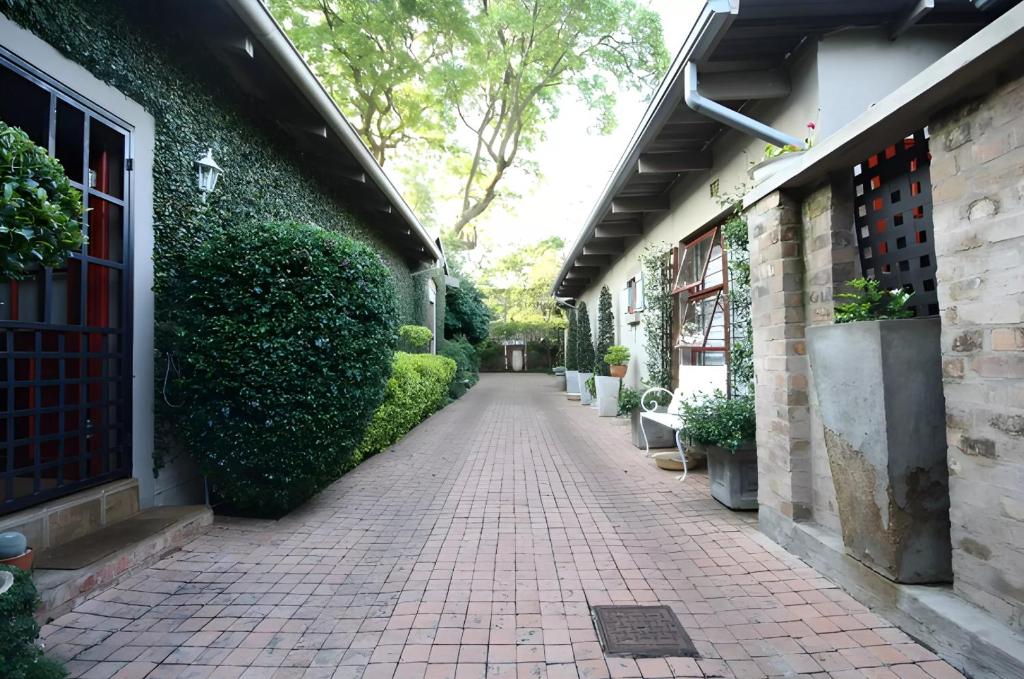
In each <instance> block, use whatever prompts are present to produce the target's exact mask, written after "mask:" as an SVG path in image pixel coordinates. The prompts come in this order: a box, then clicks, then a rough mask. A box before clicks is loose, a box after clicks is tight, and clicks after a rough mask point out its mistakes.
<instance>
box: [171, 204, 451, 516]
mask: <svg viewBox="0 0 1024 679" xmlns="http://www.w3.org/2000/svg"><path fill="white" fill-rule="evenodd" d="M168 297H169V299H170V301H171V302H172V303H171V305H170V308H171V310H172V313H171V323H170V324H169V325H168V326H165V327H163V328H162V332H164V333H165V334H166V335H167V336H166V337H165V338H164V339H165V342H166V343H168V344H170V345H172V346H173V348H174V354H175V355H176V356H177V357H178V360H179V363H180V366H181V375H180V377H178V378H177V379H175V380H173V383H172V389H171V393H170V394H169V396H170V399H169V400H170V402H171V403H172V404H173V405H175V406H177V407H173V408H169V409H168V412H169V414H170V415H171V416H172V417H173V418H174V420H175V421H176V422H177V424H178V425H179V431H180V432H181V435H182V437H183V439H184V441H185V443H186V444H187V446H188V448H189V450H190V451H191V453H192V455H193V456H194V457H195V458H196V460H198V462H199V466H200V469H201V470H202V472H203V473H204V474H206V475H207V476H208V477H209V479H210V481H211V482H212V484H213V487H214V489H215V490H216V492H217V494H218V496H219V497H222V498H223V499H226V500H228V501H229V502H230V503H231V504H232V505H233V508H234V509H235V510H237V511H240V512H242V513H247V514H258V515H264V516H273V515H278V514H281V513H283V512H285V511H287V510H289V509H291V508H292V507H295V506H297V505H299V504H301V503H302V502H303V501H305V500H306V499H307V498H309V497H310V496H311V495H313V494H314V493H316V492H317V491H319V490H320V489H322V488H323V487H324V486H326V485H327V484H328V483H330V482H331V481H333V480H335V479H337V478H338V477H339V476H340V475H341V474H342V473H343V472H344V470H345V469H346V468H347V467H348V461H349V458H350V457H351V454H352V451H353V450H354V449H355V448H356V446H357V445H358V444H359V442H360V441H361V440H362V438H363V432H364V431H365V429H366V425H367V423H368V422H369V421H370V418H371V417H372V415H373V412H374V411H375V410H376V409H377V406H378V405H379V404H380V403H381V401H382V400H383V397H384V389H385V385H386V384H387V380H388V375H389V374H390V372H391V359H392V355H393V351H394V347H395V342H396V334H397V327H396V326H397V323H396V319H397V315H398V314H397V310H396V308H395V292H394V286H393V284H392V280H391V275H390V274H389V273H388V270H387V268H386V267H385V266H384V265H383V264H382V263H381V260H380V257H379V256H378V255H377V254H376V253H375V252H374V251H372V250H370V249H369V248H368V247H367V246H365V245H363V244H361V243H358V242H356V241H354V240H352V239H351V238H348V237H346V236H342V235H341V234H338V233H334V232H330V231H326V230H324V229H320V228H317V227H313V226H304V225H299V224H260V225H251V226H234V227H230V228H227V229H224V230H223V231H221V232H220V233H218V234H217V235H215V236H213V237H211V238H210V239H208V240H207V241H206V242H204V243H203V244H202V245H200V246H199V247H198V248H195V249H194V250H193V251H192V252H191V253H189V256H188V257H187V258H185V259H184V260H183V263H182V275H181V276H180V277H179V278H178V281H177V284H176V285H174V286H173V287H171V288H170V289H169V290H168ZM446 386H447V385H446Z"/></svg>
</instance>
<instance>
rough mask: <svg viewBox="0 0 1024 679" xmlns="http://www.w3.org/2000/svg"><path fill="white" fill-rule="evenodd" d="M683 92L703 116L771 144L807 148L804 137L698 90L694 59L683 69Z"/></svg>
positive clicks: (693, 107)
mask: <svg viewBox="0 0 1024 679" xmlns="http://www.w3.org/2000/svg"><path fill="white" fill-rule="evenodd" d="M683 92H684V94H683V100H684V101H685V102H686V105H687V106H689V107H690V108H691V109H693V110H694V111H696V112H697V113H699V114H701V115H702V116H705V117H707V118H711V119H712V120H717V121H718V122H720V123H722V124H723V125H728V126H729V127H731V128H733V129H736V130H739V131H740V132H745V133H747V134H749V135H750V136H752V137H757V138H758V139H763V140H764V141H766V142H768V143H769V144H774V145H776V146H779V147H782V146H795V147H797V148H798V149H806V148H807V143H806V142H804V140H803V139H797V138H796V137H793V136H790V135H788V134H786V133H785V132H780V131H779V130H776V129H775V128H774V127H771V126H769V125H765V124H764V123H762V122H758V121H757V120H754V119H753V118H751V117H749V116H745V115H743V114H742V113H740V112H739V111H733V110H732V109H731V108H728V107H726V106H722V105H721V104H719V103H718V102H717V101H712V100H711V99H708V98H707V97H705V96H704V95H702V94H701V93H700V92H698V91H697V64H695V63H693V62H692V61H691V62H687V64H686V66H685V70H684V71H683Z"/></svg>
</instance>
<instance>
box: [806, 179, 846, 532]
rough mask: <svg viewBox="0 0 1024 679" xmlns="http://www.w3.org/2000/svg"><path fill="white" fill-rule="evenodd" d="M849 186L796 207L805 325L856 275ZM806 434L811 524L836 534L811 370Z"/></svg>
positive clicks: (829, 310)
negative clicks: (799, 224)
mask: <svg viewBox="0 0 1024 679" xmlns="http://www.w3.org/2000/svg"><path fill="white" fill-rule="evenodd" d="M853 216H854V212H853V183H852V182H851V181H850V175H849V174H845V175H842V176H836V177H832V178H830V181H829V182H828V183H826V184H825V185H824V186H821V187H820V188H818V189H817V190H815V191H813V192H812V193H811V194H810V195H808V196H807V197H806V198H805V199H804V200H803V203H802V205H801V222H802V224H803V230H802V231H803V251H804V267H805V275H804V310H805V316H806V318H807V325H808V326H812V325H827V324H830V323H832V317H833V315H834V306H835V305H834V298H835V293H837V292H843V291H844V289H845V288H844V284H845V283H846V282H847V281H849V280H850V279H852V278H856V277H857V276H859V275H860V260H859V258H858V254H857V236H856V233H855V232H854V224H853ZM808 397H809V403H810V409H809V417H810V433H811V460H810V463H811V509H812V515H813V520H814V521H815V523H818V524H821V525H822V526H824V527H826V528H828V529H830V530H833V531H835V532H836V533H839V532H840V530H841V527H840V524H839V512H838V509H837V506H836V491H835V486H834V485H833V483H832V470H831V468H830V466H829V461H828V453H827V451H826V449H825V436H824V427H823V426H822V423H821V418H820V416H819V415H818V411H819V409H818V403H817V395H816V391H815V389H814V374H813V371H809V373H808Z"/></svg>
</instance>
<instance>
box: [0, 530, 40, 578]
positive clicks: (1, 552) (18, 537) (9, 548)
mask: <svg viewBox="0 0 1024 679" xmlns="http://www.w3.org/2000/svg"><path fill="white" fill-rule="evenodd" d="M33 559H34V556H33V553H32V548H31V547H29V546H28V542H27V541H26V540H25V536H24V535H22V534H21V533H17V532H13V531H12V532H9V533H0V565H3V566H14V567H16V568H20V569H21V570H23V571H27V570H30V569H31V568H32V561H33Z"/></svg>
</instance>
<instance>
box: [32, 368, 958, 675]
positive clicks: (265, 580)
mask: <svg viewBox="0 0 1024 679" xmlns="http://www.w3.org/2000/svg"><path fill="white" fill-rule="evenodd" d="M675 476H676V475H675V474H673V473H669V472H664V471H660V470H657V469H655V468H654V467H653V465H652V464H651V463H650V461H649V460H647V459H646V458H644V457H643V455H642V453H641V452H640V451H637V450H636V449H635V448H633V447H632V446H631V445H630V444H629V429H628V427H627V426H625V425H624V423H623V422H622V421H618V420H612V419H601V418H598V417H597V416H596V414H595V413H594V412H593V411H591V410H590V409H589V408H586V407H583V406H581V405H579V403H571V402H568V401H567V400H566V399H565V396H564V395H563V394H561V393H559V392H558V391H556V385H555V379H554V378H552V377H550V376H544V375H524V376H508V375H488V376H484V378H483V379H482V380H481V382H480V384H479V385H478V386H476V387H474V388H473V390H472V391H470V392H469V393H468V394H467V395H466V396H465V397H464V398H463V399H461V400H460V401H458V402H457V403H454V404H453V405H451V406H449V407H448V408H446V409H445V410H443V411H442V412H440V413H438V414H437V415H435V416H434V417H433V418H431V419H430V420H428V421H427V422H425V423H424V424H422V425H421V426H420V427H418V428H417V429H416V430H415V431H413V432H412V433H411V434H410V435H409V436H408V437H406V438H405V439H404V440H403V441H402V442H401V443H400V444H399V445H397V446H396V447H395V448H394V449H393V450H391V451H388V452H386V453H383V454H381V455H379V456H377V457H375V458H373V459H371V460H369V461H368V462H367V463H365V464H363V465H361V466H360V467H359V468H358V469H356V470H355V471H354V472H352V473H351V474H349V475H347V476H346V477H344V478H343V479H341V480H340V481H338V482H337V483H335V484H334V485H333V486H331V487H330V488H329V489H327V490H326V491H325V492H324V493H322V494H321V495H320V496H318V497H317V498H315V499H314V500H313V501H312V502H310V503H309V504H308V505H306V506H305V507H303V508H301V509H300V510H298V511H296V512H294V513H292V514H291V515H289V516H288V517H286V518H285V519H282V520H281V521H278V522H269V521H253V520H239V519H223V520H221V519H218V521H217V523H216V524H215V525H214V526H213V527H212V528H211V529H210V530H209V531H208V532H207V533H206V534H205V535H203V536H202V537H200V538H198V539H196V540H195V541H193V542H192V543H191V544H189V545H188V546H186V547H185V549H183V550H181V551H180V552H177V553H175V554H173V555H171V556H169V557H168V558H165V559H164V560H162V561H160V562H159V563H157V564H156V565H155V566H153V567H151V568H148V569H146V570H144V571H142V572H140V573H138V574H137V575H135V576H133V577H131V578H130V579H127V580H124V581H122V582H121V583H120V584H119V585H118V586H117V587H115V588H113V589H109V590H107V591H105V592H102V593H101V594H99V595H97V596H96V597H94V598H93V599H91V600H89V601H88V602H86V603H84V604H83V605H81V606H79V607H78V608H77V609H76V610H75V611H74V612H73V613H70V614H68V615H65V616H63V617H61V618H59V619H57V620H56V621H54V622H53V623H52V624H50V625H47V626H46V627H45V628H44V630H43V634H44V638H45V642H46V646H47V652H48V653H50V654H52V655H53V656H55V657H59V658H61V659H63V660H65V661H66V662H67V666H68V669H69V670H70V672H71V675H72V676H76V677H77V676H82V677H104V678H105V677H111V676H114V677H119V678H121V677H133V678H141V677H168V678H173V679H205V678H206V677H211V678H214V679H221V678H224V679H230V678H233V677H245V678H246V679H249V678H256V677H272V678H274V679H278V678H281V679H283V678H285V677H288V678H291V677H303V678H314V677H315V678H324V679H326V678H331V677H333V678H338V679H358V678H359V677H363V678H365V679H390V678H391V677H394V678H396V679H420V678H421V677H427V678H428V679H482V678H483V677H485V676H486V677H500V678H512V677H515V678H517V679H544V678H545V677H549V678H550V679H575V678H576V677H581V678H583V679H604V678H607V677H670V676H678V677H769V676H770V677H776V676H778V677H805V676H810V677H833V678H835V679H853V678H855V677H870V678H873V679H928V678H933V679H944V678H946V677H960V676H961V675H960V674H959V673H957V672H956V671H954V670H953V669H952V668H951V667H950V666H949V665H947V664H946V663H944V662H942V661H940V660H938V659H936V657H935V656H934V655H933V654H932V653H930V652H929V651H927V650H926V649H924V648H923V647H921V646H919V645H918V644H916V643H914V642H912V641H911V640H910V639H909V638H908V637H907V636H906V635H905V634H903V633H902V632H901V631H900V630H898V629H896V628H894V627H892V626H891V625H889V624H888V623H887V622H886V621H885V620H882V619H880V618H879V617H877V616H875V615H874V614H872V613H870V612H868V611H867V610H866V609H865V608H863V607H862V606H860V605H858V604H857V603H856V602H855V601H854V600H853V599H852V598H851V597H849V596H848V595H846V594H845V593H844V592H843V591H842V590H839V589H837V588H836V587H835V586H834V585H832V584H831V583H830V582H828V581H827V580H825V579H824V578H822V577H821V576H819V575H818V574H817V573H816V572H815V571H813V570H812V569H810V568H808V567H807V566H806V565H805V564H803V563H802V562H801V561H799V560H798V559H796V558H794V557H792V556H790V555H788V554H787V553H786V552H784V551H782V550H781V549H780V548H778V547H777V546H775V545H773V544H772V543H770V542H769V541H767V540H766V539H765V538H764V537H763V536H761V535H760V534H759V533H758V532H757V529H756V515H754V514H751V513H734V512H730V511H729V510H727V509H725V508H723V507H722V506H721V505H719V504H718V503H716V502H715V501H713V500H711V499H710V496H709V495H708V488H707V480H706V477H705V476H704V475H703V473H697V474H694V475H692V476H691V477H690V478H688V479H687V481H686V482H685V483H683V484H680V483H679V482H677V481H676V480H675ZM655 602H660V603H665V604H668V605H670V606H672V608H673V609H674V610H675V611H676V613H677V614H678V616H679V618H680V620H681V621H682V623H683V625H684V626H685V627H686V629H687V630H688V631H689V633H690V636H691V637H692V638H693V639H694V641H695V644H696V647H697V649H698V651H699V652H700V658H698V659H692V658H667V659H650V660H632V659H622V658H605V657H603V655H602V652H601V647H600V646H599V644H598V643H597V637H596V635H595V632H594V628H593V625H592V623H591V619H590V613H589V607H590V606H591V605H595V604H611V603H616V604H620V603H621V604H632V603H640V604H648V603H655Z"/></svg>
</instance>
